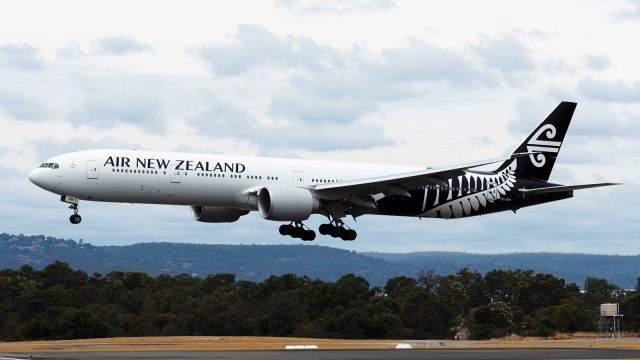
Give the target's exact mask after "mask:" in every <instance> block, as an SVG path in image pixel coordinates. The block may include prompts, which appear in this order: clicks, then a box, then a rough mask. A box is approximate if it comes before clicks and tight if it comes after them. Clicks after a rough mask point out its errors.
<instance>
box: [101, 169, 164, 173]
mask: <svg viewBox="0 0 640 360" xmlns="http://www.w3.org/2000/svg"><path fill="white" fill-rule="evenodd" d="M111 172H120V173H130V174H158V171H157V170H155V171H154V170H133V169H111ZM165 174H166V172H165Z"/></svg>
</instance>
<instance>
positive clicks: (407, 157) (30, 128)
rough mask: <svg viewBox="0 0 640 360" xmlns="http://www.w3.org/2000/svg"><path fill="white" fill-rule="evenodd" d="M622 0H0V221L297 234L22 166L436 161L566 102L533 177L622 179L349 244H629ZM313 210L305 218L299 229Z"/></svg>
mask: <svg viewBox="0 0 640 360" xmlns="http://www.w3.org/2000/svg"><path fill="white" fill-rule="evenodd" d="M637 34H640V2H639V1H535V2H519V1H447V2H442V1H401V0H397V1H396V0H324V1H316V0H273V1H238V0H235V1H135V2H131V1H103V2H98V1H56V2H50V1H30V0H26V1H19V2H10V3H6V4H4V5H3V8H2V12H0V180H1V183H2V186H1V187H0V197H1V198H2V202H0V232H7V233H14V234H16V233H24V234H45V235H50V236H56V237H62V238H70V239H76V240H78V239H84V241H86V242H90V243H92V244H94V245H107V244H131V243H137V242H152V241H175V242H195V243H205V244H214V243H221V244H299V243H300V241H299V240H297V239H292V238H290V237H281V236H280V235H279V234H278V232H277V227H278V226H279V225H280V224H279V223H277V222H272V221H268V220H263V219H262V218H261V217H260V215H259V214H257V213H251V214H249V215H247V216H244V217H243V218H241V219H240V220H239V221H238V222H236V223H233V224H203V223H198V222H196V221H194V220H193V219H192V218H191V214H190V210H189V208H188V207H180V206H153V205H135V204H105V203H92V202H82V203H81V205H80V209H81V211H80V213H81V215H82V216H83V222H82V224H80V225H71V224H70V223H69V221H68V216H69V215H70V210H69V209H67V208H66V206H65V204H63V203H61V202H59V199H58V197H57V196H56V195H54V194H51V193H48V192H46V191H44V190H42V189H40V188H38V187H36V186H35V185H33V184H31V183H30V182H29V181H28V179H27V175H28V173H29V171H30V170H31V169H32V168H34V167H36V166H38V165H39V164H40V163H41V162H43V161H44V160H46V159H47V158H49V157H52V156H54V155H58V154H61V153H65V152H70V151H77V150H83V149H90V148H103V147H114V148H123V149H133V148H135V149H147V150H163V151H190V152H203V153H216V154H234V155H250V156H251V155H256V156H285V157H295V158H308V159H323V160H339V161H359V162H370V163H386V164H402V165H405V164H407V165H421V166H422V165H424V166H440V165H451V164H456V163H465V162H470V161H474V160H482V159H490V158H494V157H498V156H503V155H506V154H509V153H510V152H511V151H512V150H513V149H514V148H515V147H516V146H517V145H518V144H520V142H521V140H522V138H523V137H524V136H525V135H527V134H528V133H529V131H530V130H531V129H533V128H534V127H535V126H536V125H537V124H538V123H539V122H540V121H541V120H542V119H544V117H546V115H547V114H548V113H549V112H551V110H553V108H554V107H555V106H556V105H557V104H558V103H559V102H560V101H564V100H566V101H575V102H577V103H578V107H577V110H576V112H575V115H574V117H573V121H572V124H571V127H570V128H569V132H568V135H567V138H566V139H565V142H564V144H563V148H562V152H561V153H560V155H559V158H558V161H557V162H556V165H555V168H554V172H553V174H552V177H551V180H552V181H554V182H558V183H564V184H575V183H589V182H601V181H614V182H622V183H624V185H622V186H617V187H610V188H603V189H593V190H582V191H579V192H576V193H575V197H574V198H573V199H569V200H564V201H561V202H555V203H551V204H546V205H542V206H537V207H532V208H528V209H521V210H520V211H518V214H513V213H511V212H508V213H500V214H495V215H489V216H480V217H473V218H467V219H459V220H439V219H430V220H428V219H424V220H422V221H421V220H418V219H415V218H399V217H379V216H364V217H361V218H358V219H357V222H354V221H353V219H348V221H347V224H348V225H350V226H352V227H353V228H355V229H356V230H357V231H358V234H359V235H358V239H357V240H356V241H353V242H343V241H340V240H336V239H333V238H330V237H320V236H319V237H318V239H317V240H316V241H314V242H313V244H314V245H327V246H333V247H340V248H345V249H350V250H356V251H386V252H409V251H430V250H437V251H466V252H479V253H503V252H529V251H536V252H538V251H545V252H580V253H599V254H627V255H631V254H639V253H640V235H638V234H640V221H639V219H640V210H639V207H638V203H639V200H640V190H639V186H638V185H640V181H639V176H638V175H640V166H639V165H640V52H639V51H638V50H637V46H636V36H635V35H637ZM322 222H324V218H322V217H320V216H317V215H316V216H313V217H312V218H311V219H310V221H309V222H308V224H309V225H310V226H311V227H317V226H318V225H319V224H321V223H322Z"/></svg>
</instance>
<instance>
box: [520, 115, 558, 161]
mask: <svg viewBox="0 0 640 360" xmlns="http://www.w3.org/2000/svg"><path fill="white" fill-rule="evenodd" d="M543 135H544V136H545V137H546V138H547V139H549V140H551V139H553V138H554V137H556V127H555V126H553V125H551V124H546V125H544V126H542V127H541V128H540V129H538V131H536V133H535V134H533V136H532V137H531V140H529V142H528V143H527V152H537V153H538V154H530V155H529V159H531V162H532V163H533V165H534V166H535V167H543V166H544V164H545V163H546V162H547V156H546V155H545V154H544V153H557V152H558V151H560V145H561V144H562V142H560V141H549V140H541V138H542V136H543Z"/></svg>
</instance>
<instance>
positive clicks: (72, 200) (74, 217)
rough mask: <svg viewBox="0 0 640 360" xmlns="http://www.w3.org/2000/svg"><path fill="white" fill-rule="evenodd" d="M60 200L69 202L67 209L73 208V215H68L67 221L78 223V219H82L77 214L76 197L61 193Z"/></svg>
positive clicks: (77, 201)
mask: <svg viewBox="0 0 640 360" xmlns="http://www.w3.org/2000/svg"><path fill="white" fill-rule="evenodd" d="M60 201H62V202H65V203H67V204H71V205H69V209H72V210H73V215H71V216H69V222H71V223H72V224H80V221H82V217H80V215H78V203H79V202H80V201H79V200H78V198H76V197H73V196H68V195H62V196H61V197H60Z"/></svg>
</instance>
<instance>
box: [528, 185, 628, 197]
mask: <svg viewBox="0 0 640 360" xmlns="http://www.w3.org/2000/svg"><path fill="white" fill-rule="evenodd" d="M612 185H621V184H620V183H596V184H583V185H566V186H564V185H563V186H551V187H546V188H538V189H518V191H520V192H521V193H523V194H527V195H535V194H547V193H555V192H567V191H573V190H581V189H590V188H595V187H601V186H612Z"/></svg>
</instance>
